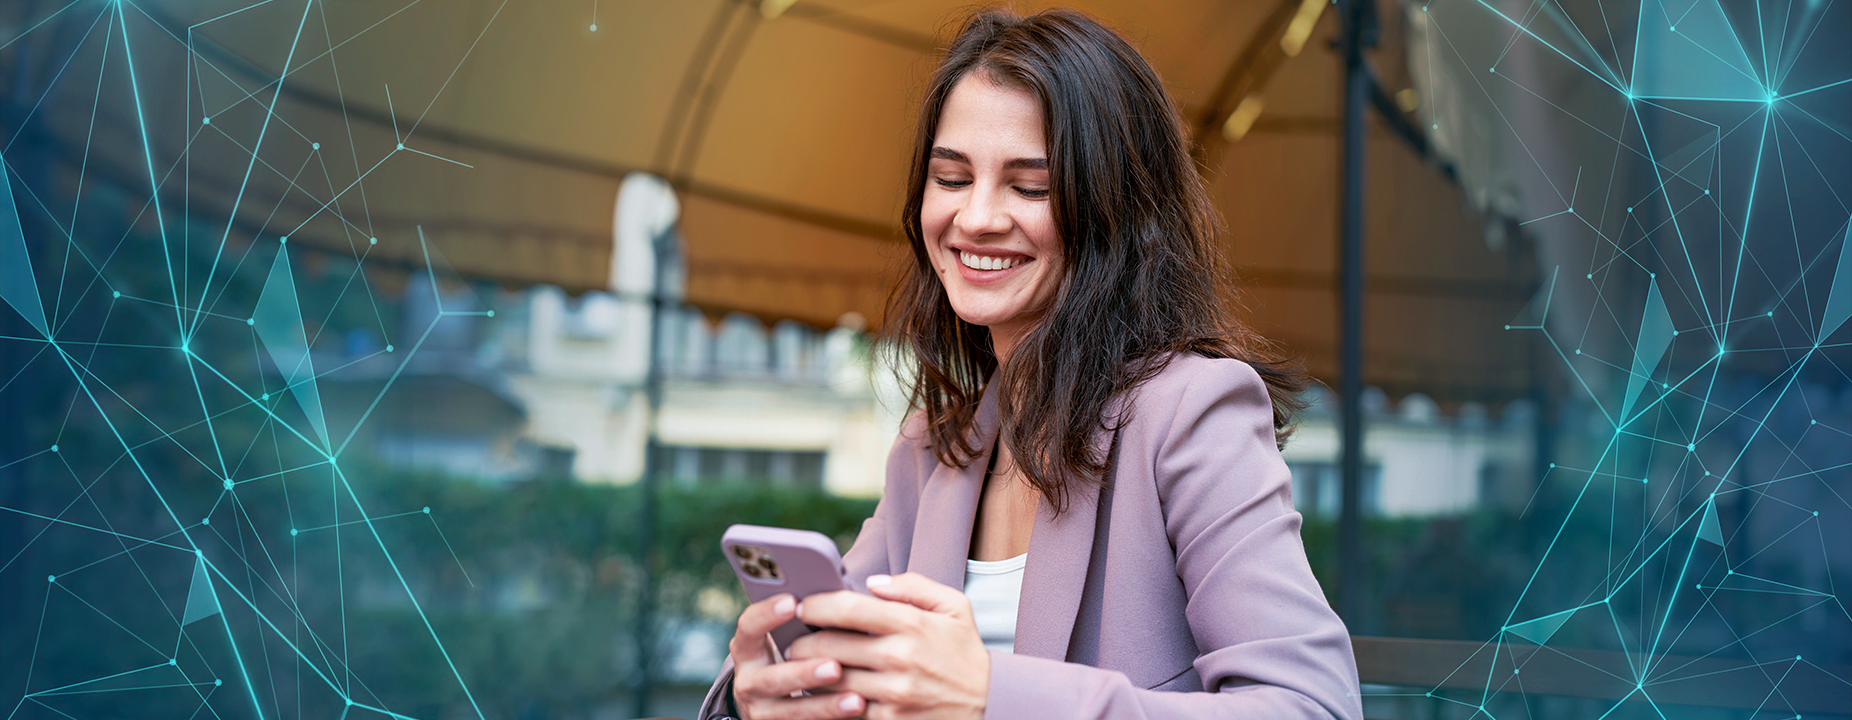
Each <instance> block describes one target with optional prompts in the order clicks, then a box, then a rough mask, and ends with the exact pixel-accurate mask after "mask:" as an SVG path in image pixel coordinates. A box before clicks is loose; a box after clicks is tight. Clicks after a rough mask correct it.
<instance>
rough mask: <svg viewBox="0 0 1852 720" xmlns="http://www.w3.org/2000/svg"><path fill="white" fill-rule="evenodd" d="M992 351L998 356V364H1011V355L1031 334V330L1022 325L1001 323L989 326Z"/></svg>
mask: <svg viewBox="0 0 1852 720" xmlns="http://www.w3.org/2000/svg"><path fill="white" fill-rule="evenodd" d="M989 329H990V350H991V352H993V353H995V354H996V356H997V364H998V365H999V366H1001V365H1002V364H1004V363H1006V362H1009V359H1010V353H1012V352H1015V350H1016V346H1017V345H1018V344H1020V343H1021V342H1022V339H1023V337H1024V336H1026V335H1028V334H1029V328H1028V327H1026V326H1025V325H1024V324H1022V323H999V324H996V325H991V326H989Z"/></svg>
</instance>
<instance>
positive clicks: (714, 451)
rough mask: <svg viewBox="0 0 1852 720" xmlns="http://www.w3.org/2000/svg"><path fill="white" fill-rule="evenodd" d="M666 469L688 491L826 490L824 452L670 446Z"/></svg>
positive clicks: (667, 447) (667, 452) (667, 451)
mask: <svg viewBox="0 0 1852 720" xmlns="http://www.w3.org/2000/svg"><path fill="white" fill-rule="evenodd" d="M663 452H664V454H665V455H667V458H666V462H664V463H663V467H664V468H665V469H666V470H667V471H668V472H669V476H670V477H671V478H672V479H673V481H674V482H675V484H677V485H683V486H687V487H707V486H713V485H728V484H747V485H773V486H780V487H794V488H804V489H809V490H821V489H823V459H824V453H823V451H821V450H764V449H758V448H725V447H693V446H686V445H668V446H664V447H663Z"/></svg>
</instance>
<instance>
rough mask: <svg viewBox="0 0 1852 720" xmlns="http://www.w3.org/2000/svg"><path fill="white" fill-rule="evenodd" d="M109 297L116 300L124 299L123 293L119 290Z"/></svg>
mask: <svg viewBox="0 0 1852 720" xmlns="http://www.w3.org/2000/svg"><path fill="white" fill-rule="evenodd" d="M109 296H110V297H114V298H119V297H122V292H121V291H119V290H118V291H116V292H113V293H110V294H109Z"/></svg>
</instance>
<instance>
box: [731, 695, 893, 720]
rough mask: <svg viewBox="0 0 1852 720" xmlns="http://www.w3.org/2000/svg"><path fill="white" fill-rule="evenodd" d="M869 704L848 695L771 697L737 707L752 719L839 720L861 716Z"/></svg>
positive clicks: (858, 697) (855, 696)
mask: <svg viewBox="0 0 1852 720" xmlns="http://www.w3.org/2000/svg"><path fill="white" fill-rule="evenodd" d="M867 708H868V701H866V700H864V699H862V696H860V695H857V694H855V693H849V692H838V693H830V694H828V695H812V696H809V697H800V698H784V697H781V698H771V699H766V700H760V701H755V702H751V703H749V704H747V705H746V706H745V707H742V708H740V709H741V710H743V711H745V713H746V716H747V717H750V718H752V720H840V719H842V718H853V717H860V716H861V715H862V711H864V710H866V709H867Z"/></svg>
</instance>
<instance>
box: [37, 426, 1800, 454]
mask: <svg viewBox="0 0 1852 720" xmlns="http://www.w3.org/2000/svg"><path fill="white" fill-rule="evenodd" d="M1807 424H1808V425H1818V424H1820V421H1818V420H1808V421H1807ZM51 449H52V450H54V451H55V450H57V449H58V446H56V445H53V446H51Z"/></svg>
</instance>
